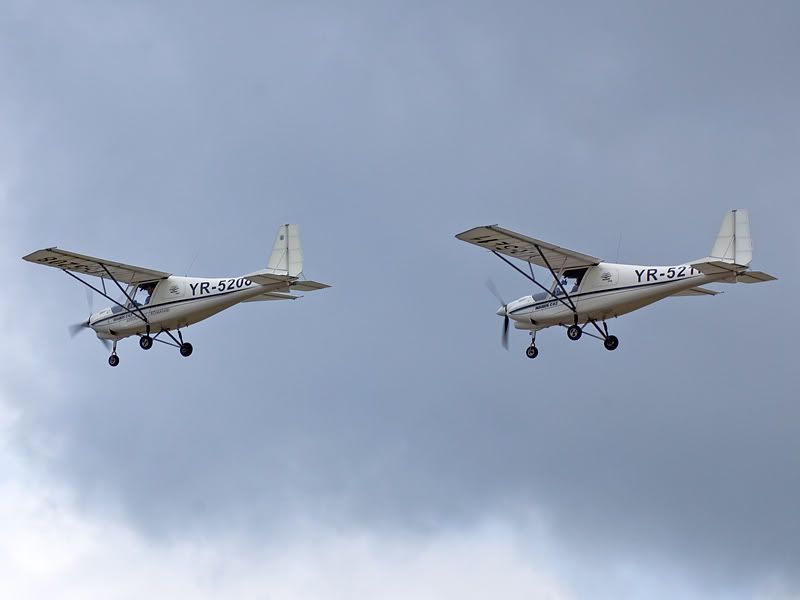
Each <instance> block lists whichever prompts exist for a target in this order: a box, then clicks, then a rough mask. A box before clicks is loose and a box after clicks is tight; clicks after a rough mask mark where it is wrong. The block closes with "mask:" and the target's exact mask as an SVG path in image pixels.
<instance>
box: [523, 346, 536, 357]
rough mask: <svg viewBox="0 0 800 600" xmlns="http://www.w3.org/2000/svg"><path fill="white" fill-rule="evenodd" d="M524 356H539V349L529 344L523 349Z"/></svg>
mask: <svg viewBox="0 0 800 600" xmlns="http://www.w3.org/2000/svg"><path fill="white" fill-rule="evenodd" d="M525 356H527V357H528V358H536V357H537V356H539V349H538V348H537V347H536V346H534V345H533V344H531V345H530V346H528V347H527V348H526V349H525Z"/></svg>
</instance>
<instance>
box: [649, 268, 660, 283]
mask: <svg viewBox="0 0 800 600" xmlns="http://www.w3.org/2000/svg"><path fill="white" fill-rule="evenodd" d="M647 281H648V282H649V281H658V269H647Z"/></svg>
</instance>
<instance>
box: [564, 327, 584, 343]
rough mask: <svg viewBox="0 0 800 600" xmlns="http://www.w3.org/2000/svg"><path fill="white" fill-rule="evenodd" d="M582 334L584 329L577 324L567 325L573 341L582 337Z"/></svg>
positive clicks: (569, 336)
mask: <svg viewBox="0 0 800 600" xmlns="http://www.w3.org/2000/svg"><path fill="white" fill-rule="evenodd" d="M582 335H583V330H582V329H581V328H580V327H578V326H577V325H570V326H569V327H567V337H568V338H569V339H571V340H572V341H573V342H574V341H576V340H579V339H581V336H582Z"/></svg>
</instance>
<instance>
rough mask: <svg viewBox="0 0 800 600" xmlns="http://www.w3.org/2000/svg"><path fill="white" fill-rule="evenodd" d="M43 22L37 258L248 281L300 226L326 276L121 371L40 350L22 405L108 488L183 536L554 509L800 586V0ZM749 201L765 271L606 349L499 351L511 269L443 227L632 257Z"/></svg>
mask: <svg viewBox="0 0 800 600" xmlns="http://www.w3.org/2000/svg"><path fill="white" fill-rule="evenodd" d="M51 10H53V11H56V12H54V13H51V14H40V13H33V12H32V11H31V9H29V8H26V7H19V6H17V7H12V8H6V9H5V14H4V16H3V18H2V19H1V21H2V23H3V25H2V27H3V29H4V31H3V35H2V39H3V42H2V49H1V50H0V56H1V57H2V58H0V70H2V72H3V73H4V80H5V81H6V82H7V83H6V85H7V92H6V93H5V94H3V98H2V99H0V110H2V112H3V114H4V119H3V120H4V122H5V123H6V124H7V128H8V130H9V132H10V135H9V136H7V139H6V141H5V142H4V144H7V145H8V146H10V148H4V149H3V154H4V155H10V156H16V157H17V158H18V160H17V161H16V162H15V164H16V167H15V171H14V173H13V174H12V175H13V177H11V180H12V182H13V187H12V189H11V196H10V197H11V199H12V201H13V202H14V203H15V205H16V207H17V213H18V214H19V216H18V217H15V219H17V220H16V221H15V222H14V225H15V227H17V228H18V229H19V232H20V233H19V235H18V237H19V238H20V241H19V242H18V245H19V247H18V248H17V251H18V253H19V255H22V254H24V253H26V252H28V251H30V250H32V249H33V248H35V247H40V246H44V245H50V244H55V243H57V244H58V245H60V246H63V247H69V248H74V249H75V250H77V251H82V252H86V253H91V254H98V255H103V256H108V257H109V258H117V259H121V260H127V261H131V262H136V263H141V264H146V265H152V266H153V267H154V268H163V269H167V270H173V271H175V272H183V271H184V270H185V269H187V268H188V266H189V264H190V263H191V262H192V257H193V256H194V255H195V253H196V252H198V251H199V253H198V255H197V259H196V260H195V263H194V267H193V271H195V272H197V273H198V274H210V275H211V274H223V273H227V272H230V271H242V272H243V271H246V270H250V269H253V268H256V267H259V266H261V264H262V263H263V262H264V261H265V260H266V256H267V252H268V246H269V243H270V241H271V239H272V235H273V232H274V228H275V227H276V226H277V225H278V224H279V223H283V222H289V221H292V222H295V221H296V222H299V223H301V226H302V232H303V242H304V246H305V250H306V262H307V273H308V274H309V276H311V277H313V278H317V279H320V280H323V281H330V282H332V283H333V284H334V287H333V288H332V289H331V290H329V291H326V292H323V293H320V294H318V295H309V297H307V298H305V299H303V300H302V301H300V302H297V303H292V304H291V305H288V306H284V305H280V306H267V307H263V306H243V307H239V308H238V309H236V310H234V311H231V312H230V313H225V314H223V315H221V316H220V317H219V318H217V319H214V320H212V321H209V322H206V323H204V324H202V325H200V326H198V327H196V328H193V330H192V331H191V332H190V336H191V339H192V341H193V342H194V343H195V345H196V348H197V352H196V353H195V356H193V357H192V359H191V360H190V361H185V360H182V359H180V357H177V356H173V355H172V354H170V353H167V352H157V353H156V354H154V353H148V354H144V353H142V352H140V351H139V350H138V349H137V348H135V345H134V344H128V345H127V346H124V347H123V350H122V358H123V364H122V366H121V367H120V370H119V371H113V372H112V371H111V370H110V369H107V368H105V367H104V365H103V352H102V351H101V350H100V346H99V345H98V344H97V343H96V342H95V341H94V340H91V339H88V337H87V338H86V339H78V340H76V341H75V342H74V343H69V342H68V341H66V340H62V339H61V338H59V337H57V336H54V338H53V339H52V340H49V341H48V343H50V344H52V348H51V349H50V350H49V352H50V353H51V356H53V357H57V359H58V361H59V366H60V367H61V368H64V369H67V370H69V371H70V372H71V373H72V378H73V380H74V386H73V388H71V389H70V390H68V391H65V395H66V396H67V398H68V401H65V402H55V401H54V400H52V399H48V398H43V399H39V400H38V401H36V402H29V403H27V404H25V406H24V413H23V416H24V418H23V422H22V424H21V426H20V430H19V432H20V437H21V439H22V440H23V441H22V442H21V443H24V439H25V437H26V436H27V435H29V434H32V433H34V432H35V433H36V434H37V435H41V434H42V433H46V434H48V435H51V436H53V438H54V439H56V440H58V443H59V448H60V449H61V453H60V454H59V455H57V456H56V457H55V458H54V459H52V460H51V461H49V462H48V463H47V465H48V468H49V469H51V471H52V472H53V473H55V474H56V475H57V476H58V477H60V478H62V479H63V480H65V481H67V482H69V483H70V484H71V485H72V486H74V488H75V489H76V490H77V491H78V493H80V494H83V495H84V496H85V498H86V503H87V506H90V507H94V508H96V509H104V507H105V508H107V507H108V505H109V504H111V505H116V506H118V507H120V508H121V510H123V511H124V513H125V515H126V516H127V517H128V518H130V519H131V520H132V521H133V522H135V523H136V524H137V525H138V526H140V527H141V528H143V529H144V530H147V531H149V532H150V533H152V534H153V535H167V536H169V535H182V534H186V533H187V532H191V531H194V532H203V531H206V530H214V529H224V528H228V527H237V528H242V529H251V530H255V531H258V532H260V531H263V530H264V529H265V528H266V529H268V528H271V527H275V526H280V525H281V524H283V523H286V522H289V519H290V518H291V517H292V516H297V515H312V516H313V517H314V518H319V519H325V520H333V521H337V522H339V521H340V522H342V523H348V522H354V521H356V522H360V523H369V524H371V525H372V526H374V527H395V528H396V527H399V528H411V529H413V530H422V531H424V530H426V529H427V528H432V527H433V528H440V527H457V526H458V525H459V523H463V522H464V521H468V520H471V519H474V518H478V517H479V516H481V515H484V514H486V513H491V512H493V511H504V510H510V511H513V510H516V509H514V508H509V507H517V508H519V509H520V510H522V509H524V507H525V506H529V505H533V506H538V507H541V508H542V510H543V511H544V512H545V513H546V514H547V515H548V516H549V518H550V519H552V522H553V523H554V524H555V527H556V528H557V531H558V532H559V534H560V535H561V536H562V537H563V538H564V539H565V540H567V541H568V543H569V544H570V545H571V546H572V547H574V548H578V549H583V550H586V551H587V552H590V551H597V553H598V554H601V555H605V554H608V555H609V556H610V557H614V556H652V557H655V558H656V559H659V560H660V559H664V560H667V561H668V562H670V563H674V564H677V565H681V566H685V567H686V568H691V567H694V568H696V572H695V573H694V575H693V576H695V577H698V578H706V579H708V580H710V581H712V582H713V585H719V586H723V587H725V586H733V587H734V588H735V589H750V586H752V585H753V582H756V581H759V580H761V579H762V578H764V577H767V576H769V575H771V574H773V573H779V574H785V575H786V576H788V577H790V578H796V577H797V573H798V567H800V565H798V563H797V558H796V557H798V556H800V547H798V542H797V540H798V539H800V537H799V536H798V535H797V534H798V531H797V519H796V508H795V507H796V506H797V505H798V500H800V482H799V481H798V477H797V473H798V469H797V467H798V464H797V461H796V459H795V458H794V457H796V456H797V455H798V451H800V448H798V442H797V439H796V435H795V431H794V427H793V425H794V424H795V423H796V422H797V417H798V416H799V415H798V409H797V407H796V405H795V403H794V402H793V398H794V396H795V395H796V393H795V391H794V390H795V389H796V384H797V383H798V380H797V379H798V378H797V374H796V370H795V369H794V365H793V358H794V357H795V356H796V350H795V348H794V339H796V334H797V333H798V331H797V329H798V328H797V325H796V324H795V323H794V322H793V321H792V319H791V315H788V314H786V298H787V297H791V296H792V292H793V291H795V290H796V287H797V286H796V282H795V281H793V279H792V273H793V272H794V271H796V268H795V267H794V265H793V263H792V257H793V256H794V255H795V254H796V252H795V251H796V250H798V245H797V241H796V239H795V237H794V236H793V231H792V229H791V227H792V225H791V224H792V223H793V222H794V219H793V218H792V217H796V216H797V214H798V211H797V204H796V202H795V201H794V194H795V193H796V192H795V190H797V189H798V187H799V186H798V184H799V183H800V181H798V179H800V177H798V175H797V170H796V164H797V158H798V147H797V141H796V140H797V139H798V133H800V132H798V122H797V119H796V115H795V113H796V109H795V107H796V105H797V100H798V91H799V90H798V81H797V78H796V76H794V75H793V70H792V69H791V68H790V60H791V57H793V56H796V55H797V53H798V47H797V46H798V43H797V39H796V36H795V35H794V31H793V30H792V29H791V24H792V23H794V22H796V20H797V16H798V15H797V11H796V9H795V7H794V5H793V4H791V3H787V4H780V3H772V4H770V7H769V8H768V9H766V8H765V9H763V10H762V8H760V7H755V6H752V5H747V4H741V5H737V6H732V5H731V4H729V3H719V4H714V3H710V4H704V5H703V6H702V7H698V6H697V5H695V4H685V5H678V4H673V5H670V7H663V6H654V5H653V6H646V5H642V4H640V3H634V4H631V5H628V6H627V7H623V5H621V6H620V7H618V8H617V9H615V10H608V9H607V8H606V9H600V8H596V7H593V6H584V7H582V8H581V10H572V11H569V12H565V10H564V9H558V10H557V9H554V8H546V7H529V6H528V5H527V3H523V4H514V3H509V4H505V5H503V6H501V7H498V6H495V5H493V6H492V7H490V6H488V5H483V4H471V5H470V6H468V7H462V6H461V5H460V4H459V5H456V4H451V3H442V4H439V5H437V6H434V7H430V6H427V5H422V4H420V5H418V6H415V7H413V8H409V7H408V6H404V7H402V8H401V7H399V6H398V7H394V6H391V5H381V6H376V5H370V6H369V7H360V6H358V5H357V4H355V5H350V6H348V7H342V8H332V7H330V6H328V5H322V6H319V5H315V4H313V3H309V4H302V3H301V4H298V5H295V6H293V7H291V8H286V7H280V6H269V7H267V6H262V5H248V4H238V5H236V7H234V8H231V9H228V8H226V9H224V10H223V9H213V8H209V7H203V8H198V9H192V10H189V9H188V8H187V7H185V6H181V5H178V4H176V5H170V6H169V7H167V8H165V7H164V5H161V4H157V5H152V6H146V5H134V6H123V7H118V8H114V9H112V8H110V7H109V8H103V7H95V8H93V9H91V10H90V9H87V8H85V7H73V8H71V9H69V10H67V9H63V8H62V9H61V12H58V9H55V8H52V9H51ZM734 206H744V207H749V208H750V209H751V215H752V219H753V226H754V232H755V236H756V245H757V246H756V258H755V263H756V266H757V267H758V268H763V269H764V270H766V271H769V272H774V273H775V274H776V275H778V276H779V277H781V281H780V282H778V283H776V284H771V285H769V286H750V287H747V286H737V287H736V289H726V292H728V293H726V294H725V295H723V296H720V297H717V298H712V299H676V300H673V301H670V302H665V303H663V304H662V305H660V306H659V307H658V308H654V309H650V310H647V311H643V312H642V313H637V314H634V315H631V316H629V317H626V318H625V319H622V320H620V321H619V322H615V323H613V324H612V327H613V329H614V331H615V332H616V333H617V334H618V335H619V336H620V337H621V339H622V347H621V349H620V351H619V352H618V353H615V354H614V355H610V354H609V353H606V352H604V351H602V349H601V348H598V347H596V346H595V345H593V344H591V343H588V342H587V343H580V344H572V343H568V342H567V341H566V340H565V339H563V336H562V334H560V333H558V332H552V331H548V332H544V333H543V334H541V338H540V345H541V348H542V355H541V357H540V358H539V359H537V363H536V364H531V363H530V362H529V361H528V360H527V359H526V358H525V357H524V356H523V355H522V349H523V347H524V345H525V344H526V340H525V339H524V338H523V336H522V335H521V334H516V335H513V336H512V352H511V353H510V354H506V353H504V352H502V351H501V350H500V348H499V343H498V342H499V329H500V323H499V320H498V319H497V318H496V317H494V315H493V311H494V308H495V307H494V300H493V299H492V298H491V296H490V295H489V294H488V293H487V292H486V291H485V289H484V288H483V281H484V280H485V278H486V276H487V275H489V274H491V276H492V277H493V278H494V279H495V280H496V281H497V283H498V286H499V287H500V289H501V290H502V291H503V293H504V294H506V295H508V296H509V297H510V296H513V295H522V294H524V293H527V292H528V290H527V288H526V286H525V282H524V281H523V280H521V279H519V278H517V277H516V276H514V274H513V273H510V272H507V269H505V268H504V267H503V265H502V264H500V263H499V262H497V261H493V260H492V259H491V257H487V256H485V255H482V254H481V253H480V252H478V251H476V250H475V249H474V248H471V247H467V246H465V245H463V244H460V243H459V242H457V241H456V240H454V239H453V237H452V236H453V234H455V233H457V232H458V231H461V230H462V229H465V228H467V227H470V226H473V225H477V224H483V223H488V222H500V223H503V224H505V225H507V226H510V227H514V228H518V229H520V230H523V231H526V232H529V233H531V234H533V235H538V236H539V237H543V238H545V239H552V240H553V241H555V242H558V243H561V244H563V245H565V246H570V247H575V248H576V249H578V250H584V251H587V252H591V253H597V254H600V255H601V256H606V257H608V258H614V256H615V254H616V253H617V247H618V243H619V241H620V234H621V235H622V243H621V251H620V252H621V257H622V258H623V259H625V260H631V261H641V262H669V261H673V260H684V259H689V258H694V257H699V256H702V255H703V254H704V253H705V252H706V251H707V249H708V247H709V246H710V244H711V241H712V239H713V236H714V234H715V233H716V228H717V227H718V224H719V219H720V218H721V216H722V213H723V212H724V211H725V210H727V209H728V208H731V207H734ZM22 240H24V241H22ZM19 278H20V279H19V281H18V284H19V285H24V286H30V287H36V288H38V289H43V290H52V291H53V294H57V295H59V296H60V295H62V294H63V301H62V302H59V303H53V302H52V300H43V301H42V302H43V307H47V308H48V310H47V312H46V313H45V316H44V317H43V319H46V320H47V322H48V323H49V324H50V325H54V324H55V325H58V324H60V323H62V322H63V323H68V322H72V321H75V320H77V318H79V317H80V316H82V314H83V311H84V307H83V305H82V300H81V295H80V291H74V293H73V290H72V289H71V288H70V287H69V286H70V285H71V284H70V283H69V282H67V281H66V280H59V279H58V278H57V277H55V276H54V274H52V273H49V272H48V273H42V272H39V271H37V270H36V269H33V268H26V269H21V270H20V271H19ZM742 288H744V289H742ZM68 294H69V295H68ZM765 317H766V320H765ZM739 586H741V587H739Z"/></svg>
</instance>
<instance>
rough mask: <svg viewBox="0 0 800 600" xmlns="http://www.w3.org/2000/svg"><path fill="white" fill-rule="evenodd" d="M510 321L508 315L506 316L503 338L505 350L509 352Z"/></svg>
mask: <svg viewBox="0 0 800 600" xmlns="http://www.w3.org/2000/svg"><path fill="white" fill-rule="evenodd" d="M508 321H509V319H508V315H506V316H505V318H504V319H503V337H502V343H503V348H505V349H506V350H508V325H509V322H508Z"/></svg>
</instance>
